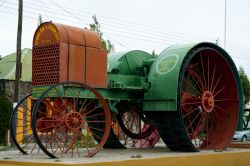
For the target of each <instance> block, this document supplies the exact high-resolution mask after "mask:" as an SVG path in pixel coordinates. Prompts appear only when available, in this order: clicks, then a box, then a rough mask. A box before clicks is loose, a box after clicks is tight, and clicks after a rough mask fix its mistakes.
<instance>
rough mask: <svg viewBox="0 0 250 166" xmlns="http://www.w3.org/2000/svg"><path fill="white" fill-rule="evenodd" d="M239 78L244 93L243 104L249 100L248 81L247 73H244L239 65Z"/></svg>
mask: <svg viewBox="0 0 250 166" xmlns="http://www.w3.org/2000/svg"><path fill="white" fill-rule="evenodd" d="M239 75H240V80H241V84H242V88H243V95H244V106H246V104H247V103H248V102H249V101H250V82H249V80H248V77H247V75H246V74H245V71H244V69H243V68H242V67H241V66H240V68H239Z"/></svg>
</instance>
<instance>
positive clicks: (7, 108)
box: [0, 96, 12, 145]
mask: <svg viewBox="0 0 250 166" xmlns="http://www.w3.org/2000/svg"><path fill="white" fill-rule="evenodd" d="M11 112H12V103H11V102H10V101H9V100H8V99H7V98H6V97H3V96H0V122H1V127H0V144H2V145H5V144H6V140H5V134H6V132H7V131H8V128H9V120H10V115H11Z"/></svg>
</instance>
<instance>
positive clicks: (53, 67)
mask: <svg viewBox="0 0 250 166" xmlns="http://www.w3.org/2000/svg"><path fill="white" fill-rule="evenodd" d="M59 50H60V45H59V44H52V45H40V46H35V47H33V57H32V64H33V66H32V68H33V71H32V72H33V73H32V74H33V76H32V83H33V85H50V84H55V83H58V82H59V69H60V68H59V65H60V63H59V62H60V61H59V60H60V59H59V58H60V57H59V55H60V54H59V53H60V51H59Z"/></svg>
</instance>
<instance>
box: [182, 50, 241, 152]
mask: <svg viewBox="0 0 250 166" xmlns="http://www.w3.org/2000/svg"><path fill="white" fill-rule="evenodd" d="M218 68H220V70H219V69H218ZM221 70H222V71H221ZM218 71H220V73H219V74H218V73H217V72H218ZM180 80H181V86H180V92H179V94H180V98H179V99H180V101H179V103H181V104H180V114H181V117H182V120H183V124H184V127H185V129H186V133H187V135H188V137H189V139H190V141H191V142H192V143H193V145H194V146H195V147H196V148H197V149H224V148H226V147H227V146H228V144H229V143H230V142H231V139H232V137H233V134H234V131H235V128H236V123H237V119H238V112H237V111H238V107H239V97H238V94H237V84H236V81H235V78H234V75H233V72H232V69H231V67H230V65H229V63H228V62H227V60H226V59H225V57H224V56H223V55H222V53H220V52H218V51H217V50H215V49H213V48H201V49H198V50H196V51H194V52H193V53H192V55H191V56H190V57H189V59H188V60H187V61H186V63H185V65H184V68H183V74H182V76H181V77H180ZM229 102H230V103H229ZM229 110H230V111H229Z"/></svg>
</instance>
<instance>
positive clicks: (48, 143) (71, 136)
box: [32, 82, 111, 158]
mask: <svg viewBox="0 0 250 166" xmlns="http://www.w3.org/2000/svg"><path fill="white" fill-rule="evenodd" d="M41 106H45V108H46V109H45V111H41V110H39V109H38V108H39V107H41ZM100 108H102V109H100ZM96 125H97V126H98V128H96V127H95V126H96ZM110 127H111V115H110V111H109V109H108V106H107V104H106V101H105V100H104V98H103V97H102V96H101V95H100V94H99V93H98V92H97V91H96V90H95V89H93V88H91V87H89V86H87V85H85V84H81V83H75V82H64V83H59V84H56V85H53V86H51V87H50V88H49V89H48V90H46V91H45V92H44V93H43V94H42V95H41V97H40V98H39V100H38V101H37V103H36V105H35V108H34V112H33V116H32V130H33V133H34V136H35V138H36V140H37V143H38V145H39V146H40V148H41V149H42V150H43V151H44V152H45V153H46V154H47V155H48V156H50V157H51V158H55V157H63V156H64V157H65V156H67V155H70V156H74V155H76V156H82V154H83V155H85V156H89V157H91V156H93V155H95V154H96V153H97V152H98V151H99V150H101V149H102V147H103V145H104V144H105V142H106V140H107V138H108V135H109V132H110ZM91 131H95V132H91Z"/></svg>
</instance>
